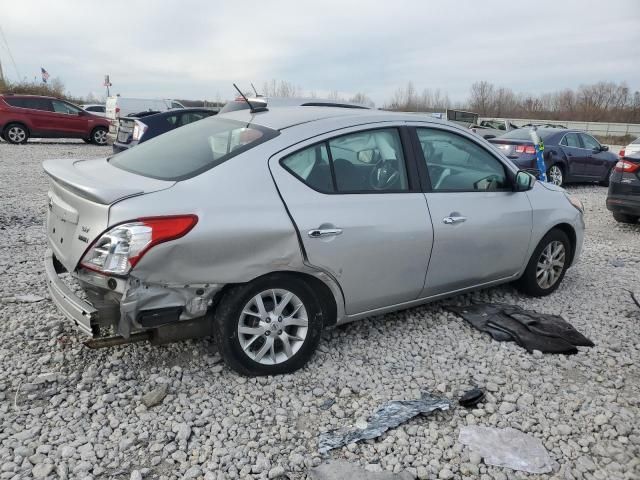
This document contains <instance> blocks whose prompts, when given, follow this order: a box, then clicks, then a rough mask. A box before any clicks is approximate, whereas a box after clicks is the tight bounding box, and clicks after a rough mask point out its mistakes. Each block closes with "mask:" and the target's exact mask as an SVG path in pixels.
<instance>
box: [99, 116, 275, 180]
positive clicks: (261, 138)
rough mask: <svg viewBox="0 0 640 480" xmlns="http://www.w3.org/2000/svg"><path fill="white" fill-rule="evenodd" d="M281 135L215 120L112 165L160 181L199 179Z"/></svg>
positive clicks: (186, 129) (140, 147)
mask: <svg viewBox="0 0 640 480" xmlns="http://www.w3.org/2000/svg"><path fill="white" fill-rule="evenodd" d="M278 135H279V132H278V131H276V130H271V129H269V128H266V127H263V126H261V125H255V124H247V123H246V122H238V121H235V120H228V119H224V118H219V117H214V118H210V119H208V120H206V121H202V122H195V123H192V124H191V125H187V126H185V127H183V128H177V129H175V130H172V131H170V132H168V133H165V134H163V135H160V136H158V137H155V138H153V139H151V140H149V141H148V142H143V143H141V144H139V145H138V146H136V148H130V149H128V150H125V151H124V152H121V153H119V154H117V155H114V156H113V157H111V158H110V159H109V162H110V163H111V164H112V165H114V166H115V167H118V168H121V169H122V170H126V171H128V172H132V173H136V174H138V175H143V176H145V177H151V178H157V179H159V180H173V181H179V180H185V179H187V178H191V177H195V176H196V175H199V174H200V173H202V172H205V171H206V170H209V169H210V168H213V167H215V166H216V165H219V164H220V163H222V162H225V161H227V160H229V159H230V158H233V157H235V156H236V155H239V154H240V153H243V152H246V151H247V150H249V149H251V148H253V147H255V146H257V145H260V144H261V143H264V142H266V141H268V140H271V139H272V138H275V137H276V136H278Z"/></svg>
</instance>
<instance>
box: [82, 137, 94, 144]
mask: <svg viewBox="0 0 640 480" xmlns="http://www.w3.org/2000/svg"><path fill="white" fill-rule="evenodd" d="M82 141H83V142H84V143H93V142H92V141H91V140H90V139H88V138H83V139H82Z"/></svg>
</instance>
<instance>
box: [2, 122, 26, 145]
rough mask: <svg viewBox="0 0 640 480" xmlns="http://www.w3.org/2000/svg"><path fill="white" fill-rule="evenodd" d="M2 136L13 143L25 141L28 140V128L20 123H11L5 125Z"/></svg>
mask: <svg viewBox="0 0 640 480" xmlns="http://www.w3.org/2000/svg"><path fill="white" fill-rule="evenodd" d="M3 137H4V139H5V140H6V141H7V142H9V143H13V144H15V145H17V144H20V143H27V140H29V130H27V127H25V126H24V125H22V124H20V123H11V124H9V125H7V126H6V127H5V129H4V132H3Z"/></svg>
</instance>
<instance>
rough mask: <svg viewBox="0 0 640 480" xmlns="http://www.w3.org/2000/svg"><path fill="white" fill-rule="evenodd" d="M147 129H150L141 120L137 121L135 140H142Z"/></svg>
mask: <svg viewBox="0 0 640 480" xmlns="http://www.w3.org/2000/svg"><path fill="white" fill-rule="evenodd" d="M147 128H149V127H147V126H146V125H145V124H144V123H142V122H141V121H139V120H135V122H134V125H133V139H134V140H140V139H141V138H142V135H144V132H146V131H147Z"/></svg>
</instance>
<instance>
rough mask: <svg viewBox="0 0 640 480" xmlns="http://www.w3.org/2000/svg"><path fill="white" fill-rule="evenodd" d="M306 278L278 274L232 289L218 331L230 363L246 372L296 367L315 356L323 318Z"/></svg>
mask: <svg viewBox="0 0 640 480" xmlns="http://www.w3.org/2000/svg"><path fill="white" fill-rule="evenodd" d="M321 312H322V308H321V305H320V302H319V300H318V299H317V298H316V296H315V295H314V293H313V291H312V290H311V288H310V287H309V286H308V285H307V284H306V283H305V282H304V281H301V280H298V279H297V278H293V277H290V276H288V275H282V274H276V275H270V276H266V277H262V278H259V279H257V280H254V281H253V282H251V283H248V284H246V285H240V286H237V287H232V288H231V289H230V290H229V291H227V292H226V293H225V295H224V297H223V298H222V300H221V301H220V304H219V305H218V307H217V308H216V311H215V312H214V335H215V339H216V343H217V345H218V350H219V352H220V354H221V355H222V357H223V358H224V360H225V362H226V363H227V365H228V366H229V367H231V368H232V369H233V370H235V371H236V372H238V373H240V374H242V375H249V376H257V375H276V374H281V373H290V372H293V371H295V370H297V369H299V368H301V367H302V366H304V365H305V364H306V363H307V361H308V360H309V358H311V356H312V355H313V352H314V351H315V349H316V347H317V345H318V342H319V341H320V334H321V333H322V327H323V318H322V313H321Z"/></svg>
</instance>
